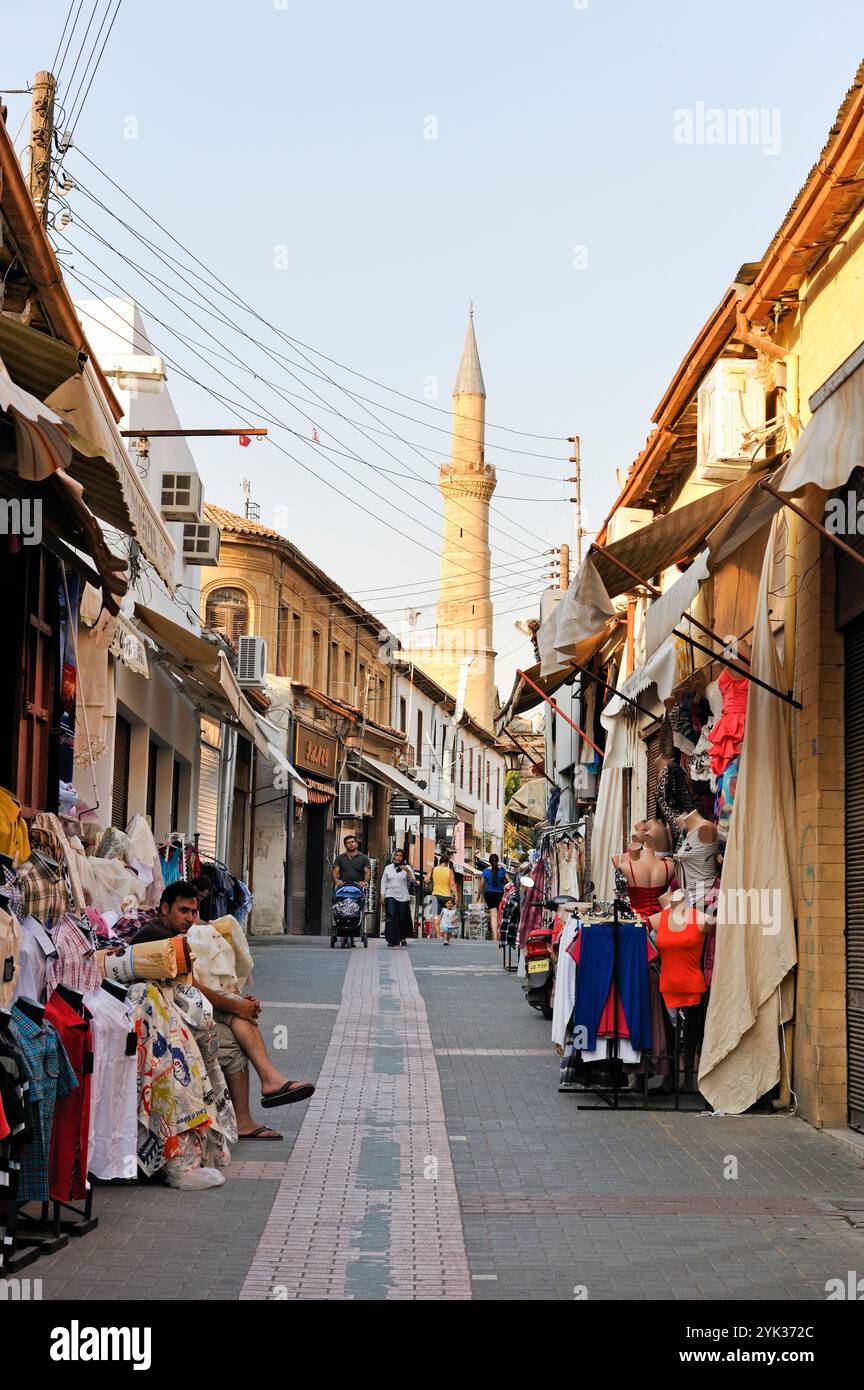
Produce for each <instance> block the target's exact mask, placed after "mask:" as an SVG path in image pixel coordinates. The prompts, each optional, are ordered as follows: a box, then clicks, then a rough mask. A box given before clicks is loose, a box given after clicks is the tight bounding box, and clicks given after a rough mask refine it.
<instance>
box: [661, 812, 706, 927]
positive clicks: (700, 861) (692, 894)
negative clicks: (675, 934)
mask: <svg viewBox="0 0 864 1390" xmlns="http://www.w3.org/2000/svg"><path fill="white" fill-rule="evenodd" d="M721 849H722V842H721V840H720V838H719V836H717V835H715V837H714V839H713V840H710V841H708V842H707V843H706V841H704V840H703V839H702V836H701V835H700V833H699V826H698V825H695V826H694V827H693V829H692V830H689V831H688V832H687V834H686V836H685V837H684V840H683V841H682V843H681V845H680V847H679V849H678V850H677V852H676V853H675V854H674V855H673V856H672V857H673V859H674V861H675V864H676V866H677V871H678V881H679V884H680V885H681V887H682V888H683V889H684V898H685V901H686V903H687V906H688V907H698V908H699V909H700V910H701V911H702V912H704V911H705V906H704V904H705V902H706V900H707V898H708V894H709V892H710V891H711V889H712V888H713V887H714V884H715V883H716V881H717V875H718V873H719V865H718V855H719V854H720V850H721ZM657 910H658V911H659V907H658V909H657Z"/></svg>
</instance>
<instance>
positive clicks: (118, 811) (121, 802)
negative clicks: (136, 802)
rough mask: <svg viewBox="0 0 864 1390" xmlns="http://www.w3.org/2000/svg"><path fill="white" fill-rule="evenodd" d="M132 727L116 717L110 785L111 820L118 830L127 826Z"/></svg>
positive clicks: (119, 716) (120, 715)
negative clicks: (112, 773) (112, 774)
mask: <svg viewBox="0 0 864 1390" xmlns="http://www.w3.org/2000/svg"><path fill="white" fill-rule="evenodd" d="M131 746H132V725H131V724H130V723H129V721H128V720H127V719H124V718H123V716H122V714H118V715H117V724H116V728H115V730H114V776H113V780H112V784H111V820H112V823H113V824H114V825H116V826H117V827H118V828H119V829H120V830H125V829H126V826H127V825H128V824H129V754H130V750H131Z"/></svg>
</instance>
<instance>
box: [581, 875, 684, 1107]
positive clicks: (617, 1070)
mask: <svg viewBox="0 0 864 1390" xmlns="http://www.w3.org/2000/svg"><path fill="white" fill-rule="evenodd" d="M638 920H639V919H638V918H632V917H626V918H622V917H621V914H620V910H619V907H618V903H617V902H614V903H613V904H612V928H613V931H612V1009H613V1020H614V1021H613V1029H614V1031H613V1035H612V1037H611V1038H610V1039H609V1042H610V1053H609V1056H608V1057H607V1063H609V1064H610V1065H611V1071H612V1085H611V1087H609V1086H600V1085H595V1086H591V1087H590V1090H591V1091H592V1092H593V1093H594V1095H595V1096H597V1098H598V1102H599V1103H591V1104H580V1103H577V1106H576V1109H577V1110H610V1109H611V1110H618V1109H619V1108H624V1109H627V1110H635V1109H642V1110H668V1109H670V1108H671V1109H673V1110H676V1111H678V1112H680V1113H682V1114H694V1115H695V1114H701V1113H704V1110H705V1105H704V1102H703V1103H702V1104H699V1105H688V1106H682V1104H681V1094H682V1092H681V1079H680V1077H681V1059H682V1054H683V1019H682V1013H681V1009H677V1010H676V1014H675V1023H674V1025H673V1043H672V1052H671V1053H669V1052H668V1051H667V1052H665V1053H663V1054H662V1056H663V1057H664V1058H665V1059H666V1060H668V1061H671V1062H672V1077H673V1086H672V1095H673V1096H674V1104H673V1105H672V1106H671V1107H670V1106H664V1105H656V1104H653V1105H652V1103H651V1101H652V1095H653V1096H655V1097H656V1098H657V1099H659V1100H665V1099H666V1097H667V1096H668V1094H669V1093H668V1092H660V1093H659V1094H658V1093H657V1092H653V1093H652V1092H651V1091H649V1089H648V1065H647V1054H646V1051H645V1050H644V1049H643V1050H642V1057H643V1062H644V1064H645V1065H644V1071H643V1073H642V1087H641V1090H640V1091H639V1092H637V1091H635V1090H631V1089H630V1087H628V1086H625V1087H622V1086H621V1069H622V1066H623V1065H624V1064H623V1063H622V1062H621V1060H620V1057H619V1050H618V1043H619V1041H620V1020H621V1013H620V1009H621V998H620V992H619V979H620V960H619V940H620V938H619V931H618V929H619V926H620V925H621V923H622V921H625V922H628V923H629V922H634V921H638ZM645 930H646V932H647V930H648V929H647V926H646V928H645ZM620 1101H623V1102H633V1104H625V1105H624V1106H623V1107H620V1106H619V1102H620ZM637 1101H641V1105H638V1104H637V1103H636V1102H637Z"/></svg>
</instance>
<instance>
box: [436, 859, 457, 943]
mask: <svg viewBox="0 0 864 1390" xmlns="http://www.w3.org/2000/svg"><path fill="white" fill-rule="evenodd" d="M429 887H430V888H431V889H432V892H433V894H434V896H435V905H436V908H437V911H436V914H435V916H434V918H433V919H432V925H433V930H434V934H435V936H436V937H437V936H440V935H441V913H442V912H443V911H444V908H445V907H446V905H447V899H448V898H452V899H453V901H454V902H457V903H458V901H459V885H458V884H457V882H456V874H455V873H454V870H453V865H452V864H451V862H450V855H449V854H448V853H447V851H446V850H445V851H444V853H443V854H442V855H441V858H440V859H439V861H438V863H437V864H436V865H435V868H434V869H433V870H432V873H431V874H430V875H429Z"/></svg>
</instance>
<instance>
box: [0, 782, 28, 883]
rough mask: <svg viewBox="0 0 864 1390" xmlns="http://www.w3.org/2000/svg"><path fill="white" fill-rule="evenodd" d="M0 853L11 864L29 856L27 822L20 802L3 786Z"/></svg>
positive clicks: (0, 793)
mask: <svg viewBox="0 0 864 1390" xmlns="http://www.w3.org/2000/svg"><path fill="white" fill-rule="evenodd" d="M0 854H5V855H6V857H7V858H8V859H11V860H12V862H13V864H22V863H23V862H24V860H25V859H29V858H30V840H29V837H28V834H27V822H26V821H25V820H24V817H23V815H22V814H21V802H20V801H19V800H18V799H17V797H14V796H13V795H12V793H11V792H10V791H7V790H6V788H5V787H0Z"/></svg>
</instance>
